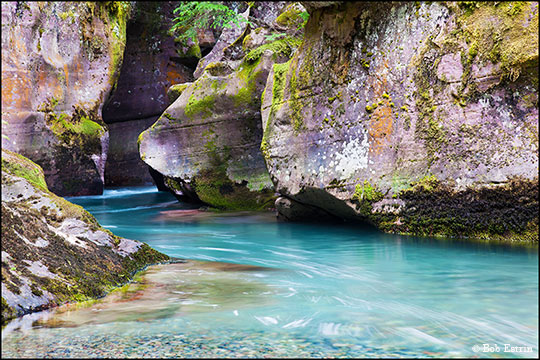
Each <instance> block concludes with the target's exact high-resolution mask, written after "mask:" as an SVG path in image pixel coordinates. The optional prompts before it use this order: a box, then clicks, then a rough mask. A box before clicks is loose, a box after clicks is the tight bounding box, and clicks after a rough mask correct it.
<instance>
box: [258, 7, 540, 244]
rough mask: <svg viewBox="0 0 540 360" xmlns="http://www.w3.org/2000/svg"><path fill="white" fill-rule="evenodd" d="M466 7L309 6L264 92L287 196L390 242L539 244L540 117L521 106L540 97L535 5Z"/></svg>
mask: <svg viewBox="0 0 540 360" xmlns="http://www.w3.org/2000/svg"><path fill="white" fill-rule="evenodd" d="M460 4H461V3H460ZM460 4H458V3H428V2H420V3H418V6H415V5H414V4H397V3H379V4H375V3H350V2H333V4H322V3H321V4H318V2H306V3H305V6H306V8H307V9H308V12H309V13H310V17H309V20H308V22H307V24H306V25H305V29H306V30H305V35H304V41H303V43H302V44H301V45H300V47H299V49H298V50H297V51H296V52H295V54H294V56H293V57H292V59H291V60H290V61H289V62H288V63H285V64H279V65H278V64H276V65H274V66H273V70H272V71H271V73H270V75H269V79H268V81H267V84H266V87H265V90H264V92H263V95H262V109H261V113H262V121H263V129H264V134H263V138H262V141H261V151H262V152H263V154H264V157H265V160H266V164H267V167H268V170H269V173H270V176H271V178H272V181H273V182H274V184H275V185H276V190H277V191H278V192H279V193H280V194H281V195H282V196H284V197H286V198H288V199H290V200H291V201H295V202H297V203H299V204H302V205H306V206H311V207H317V208H320V209H321V210H322V211H324V212H326V213H328V214H331V215H332V216H336V217H338V218H343V219H347V220H351V221H368V222H371V223H373V224H375V225H376V226H378V227H379V228H381V229H382V230H385V231H390V232H400V233H407V234H417V235H430V236H436V235H442V236H469V237H476V238H483V239H492V240H493V239H508V240H520V239H529V241H531V240H532V241H538V232H537V225H535V224H537V222H538V220H537V219H538V218H537V216H535V215H532V214H533V212H534V211H536V210H537V208H538V203H537V202H535V200H534V196H532V197H528V196H525V193H526V192H531V191H532V192H533V193H534V187H535V186H537V183H538V177H537V173H538V153H537V151H538V136H537V133H538V107H537V102H535V101H532V102H531V101H519V100H517V99H518V98H523V97H525V98H526V99H529V100H530V99H532V98H535V97H534V96H535V95H533V94H534V93H535V92H536V91H537V88H538V81H537V77H538V73H537V70H536V69H537V64H538V50H537V49H538V31H537V29H538V6H537V4H534V3H478V6H473V7H470V8H469V7H467V6H462V5H460ZM494 22H496V23H498V24H500V25H501V26H498V27H497V29H495V28H494V25H493V24H494ZM492 35H493V36H492ZM524 42H527V44H524ZM520 44H521V45H520ZM535 99H536V98H535ZM525 104H527V105H525ZM433 177H435V178H436V179H437V184H438V185H437V187H434V185H433V184H432V183H433V182H432V181H431V180H429V181H428V180H426V179H433ZM422 179H424V180H425V181H422ZM418 181H420V182H424V183H425V184H428V183H429V184H432V185H433V188H430V187H429V186H419V185H418V184H416V185H412V187H413V188H414V189H415V190H414V191H413V192H410V189H409V190H407V189H408V187H410V186H411V185H410V184H415V183H416V182H418ZM535 184H536V185H535ZM443 189H444V190H443ZM413 193H414V194H416V195H414V196H413V195H412V194H413ZM315 194H317V196H315ZM370 194H371V195H374V194H376V196H371V195H370ZM435 194H436V195H435ZM495 194H497V195H495ZM426 198H429V199H431V200H430V201H423V200H420V199H426ZM470 198H473V199H475V200H471V199H470ZM525 198H527V199H528V200H524V199H525ZM465 199H469V200H467V201H466V200H465ZM510 199H512V200H510ZM518 199H522V200H523V201H524V202H520V201H519V200H518ZM478 202H479V203H483V204H486V205H485V206H486V207H485V208H484V207H482V209H480V208H478V206H479V205H478ZM487 204H490V205H487ZM280 207H281V208H282V209H285V207H283V206H281V205H280ZM280 207H278V211H279V210H280ZM296 208H297V209H301V207H299V206H297V207H296ZM291 209H294V207H291V206H289V207H287V210H286V211H287V214H286V215H284V217H285V218H294V217H295V215H294V214H292V213H291V212H293V211H292V210H291ZM495 209H504V211H502V212H504V213H505V214H507V217H506V218H505V216H503V215H502V213H498V212H497V211H498V210H495ZM525 209H526V210H525ZM299 211H302V210H299ZM490 211H491V212H490ZM324 212H322V213H321V214H322V216H323V217H325V216H327V215H324ZM490 218H491V219H492V220H493V221H491V220H487V219H490ZM511 219H513V220H511ZM518 219H520V220H519V221H518ZM496 223H499V224H502V225H501V226H500V227H497V226H496V225H495V224H496Z"/></svg>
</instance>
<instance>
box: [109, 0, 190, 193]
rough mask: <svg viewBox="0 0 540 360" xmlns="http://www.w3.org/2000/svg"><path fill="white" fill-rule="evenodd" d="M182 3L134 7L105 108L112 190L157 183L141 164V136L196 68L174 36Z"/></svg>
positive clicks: (149, 3) (137, 4)
mask: <svg viewBox="0 0 540 360" xmlns="http://www.w3.org/2000/svg"><path fill="white" fill-rule="evenodd" d="M177 3H178V2H176V1H168V2H148V1H137V2H135V3H134V5H133V12H132V16H131V18H130V19H129V21H128V22H127V26H126V32H127V34H126V48H125V52H124V61H123V63H122V67H121V69H120V75H119V78H118V81H117V83H116V86H115V88H114V90H113V91H112V93H111V96H110V97H109V98H108V99H107V101H106V103H105V105H104V106H103V120H104V121H105V123H107V125H108V127H109V131H110V136H109V149H108V154H107V162H106V164H105V184H106V185H107V186H129V185H143V184H147V183H151V182H152V178H151V176H150V173H149V171H148V165H146V164H145V163H144V162H143V161H142V160H141V159H140V156H139V150H138V147H137V137H138V136H139V134H140V133H141V132H142V131H143V130H145V129H147V128H148V127H149V126H150V125H152V124H153V123H154V122H155V121H156V120H157V118H158V117H159V115H161V114H162V113H163V111H164V110H165V109H166V108H167V106H169V104H170V102H169V99H168V97H167V89H168V88H169V87H170V86H171V85H173V84H177V83H184V82H187V81H191V80H193V76H192V73H193V69H190V68H189V67H187V66H186V64H185V61H184V58H182V57H181V56H180V55H179V54H178V51H181V49H180V46H179V45H178V44H177V43H176V42H175V37H174V35H173V34H170V32H169V28H170V27H171V26H172V18H173V17H174V14H173V9H174V7H175V5H176V4H177Z"/></svg>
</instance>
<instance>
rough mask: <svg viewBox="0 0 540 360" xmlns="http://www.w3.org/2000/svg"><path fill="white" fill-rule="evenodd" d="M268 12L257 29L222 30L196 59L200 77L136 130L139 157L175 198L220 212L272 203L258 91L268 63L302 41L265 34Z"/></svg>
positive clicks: (282, 57) (289, 52)
mask: <svg viewBox="0 0 540 360" xmlns="http://www.w3.org/2000/svg"><path fill="white" fill-rule="evenodd" d="M271 6H274V5H273V4H272V5H271ZM280 6H281V7H283V4H281V5H280ZM282 10H283V9H282ZM273 11H274V12H275V14H274V15H275V16H274V17H273V18H272V17H269V18H268V19H267V20H261V21H260V22H259V23H260V24H262V26H261V27H260V28H257V29H255V30H252V29H250V28H245V29H244V32H242V33H240V32H239V30H238V29H237V30H235V31H232V30H231V31H230V32H227V31H225V30H224V35H222V37H221V38H220V40H219V41H218V44H216V47H215V48H214V49H213V50H212V53H210V54H209V55H207V57H205V59H206V60H205V61H203V60H204V59H203V60H201V62H200V63H199V66H200V67H199V70H201V69H202V72H201V73H200V74H199V75H196V76H200V77H199V78H198V79H197V80H196V81H195V82H193V83H191V84H182V85H181V87H182V92H181V94H180V95H179V96H178V98H176V100H175V102H174V103H173V104H172V105H171V106H170V107H169V108H168V109H166V111H165V112H164V113H163V115H162V116H161V117H160V118H159V119H158V121H157V122H156V123H155V124H154V125H153V126H152V127H151V128H150V129H148V130H146V131H145V132H143V133H142V134H141V137H140V139H141V141H140V154H141V158H143V159H144V161H145V162H146V163H147V164H149V165H150V166H151V167H152V168H153V169H156V170H157V171H158V172H160V173H162V174H163V175H164V176H165V178H166V180H165V183H166V184H167V186H168V187H169V188H170V189H171V191H172V192H173V193H174V194H175V195H176V196H177V197H178V198H180V199H185V198H186V197H187V198H190V199H191V200H193V201H194V200H198V201H202V202H204V203H206V204H208V205H211V206H213V207H216V208H219V209H234V210H241V209H244V210H252V209H257V210H258V209H264V208H270V207H272V202H273V200H274V199H275V197H274V189H273V184H272V182H271V180H270V177H269V176H268V172H267V170H266V166H265V161H264V158H263V156H262V153H261V150H260V144H261V140H262V139H261V138H262V128H261V115H260V108H261V93H262V91H263V88H264V86H265V83H266V80H267V77H268V73H269V71H270V68H271V67H272V65H273V64H275V63H280V62H283V61H286V60H287V59H288V58H289V57H290V56H291V55H292V53H293V52H294V51H295V50H296V49H297V47H298V46H299V45H300V41H301V40H300V38H299V37H298V36H296V37H294V36H292V35H288V34H286V33H283V34H281V35H283V36H280V37H279V39H277V40H276V39H275V38H273V37H271V36H268V37H265V35H270V34H271V30H270V29H271V26H270V25H271V24H272V23H273V21H274V20H275V18H276V17H277V16H278V15H279V12H278V11H276V8H274V10H273ZM247 12H249V9H248V10H246V13H245V14H244V16H247V15H246V14H247ZM259 15H260V16H263V15H262V14H259ZM266 15H268V13H266ZM266 21H268V23H267V25H265V23H266ZM232 34H236V36H237V37H236V38H233V37H232V36H231V35H232ZM248 37H249V38H250V40H249V41H244V40H245V39H247V38H248ZM225 43H227V44H225ZM220 44H221V45H220ZM218 52H221V53H219V54H218ZM210 60H212V61H210ZM193 139H199V141H196V142H195V141H193Z"/></svg>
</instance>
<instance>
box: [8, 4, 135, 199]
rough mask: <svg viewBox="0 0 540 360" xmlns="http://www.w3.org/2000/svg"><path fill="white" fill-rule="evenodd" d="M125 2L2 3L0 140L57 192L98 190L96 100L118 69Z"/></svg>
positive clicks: (101, 147) (101, 146)
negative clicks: (33, 166) (42, 174)
mask: <svg viewBox="0 0 540 360" xmlns="http://www.w3.org/2000/svg"><path fill="white" fill-rule="evenodd" d="M129 11H130V6H129V5H128V3H127V2H107V3H101V2H96V3H92V2H3V3H2V120H3V121H2V133H3V134H4V135H7V136H8V138H9V139H5V138H2V147H3V148H6V149H9V150H13V151H16V152H19V153H21V154H23V155H25V156H27V157H29V158H30V159H32V160H34V161H35V162H36V163H38V164H39V165H41V166H42V167H43V169H44V172H45V179H46V181H47V185H48V186H49V188H50V189H51V191H53V192H55V193H56V194H58V195H87V194H100V193H101V192H102V191H103V182H104V166H105V160H106V156H107V146H108V132H107V127H106V125H105V124H104V123H103V121H102V118H101V108H102V106H103V102H104V101H105V99H106V98H107V96H108V94H109V92H110V90H111V88H112V86H113V85H114V83H115V81H116V78H117V76H118V70H119V68H120V64H121V62H122V55H123V51H124V44H125V28H126V20H127V17H128V13H129Z"/></svg>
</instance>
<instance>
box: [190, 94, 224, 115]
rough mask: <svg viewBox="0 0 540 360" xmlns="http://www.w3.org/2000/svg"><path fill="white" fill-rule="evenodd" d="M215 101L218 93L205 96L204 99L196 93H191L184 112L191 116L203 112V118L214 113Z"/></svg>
mask: <svg viewBox="0 0 540 360" xmlns="http://www.w3.org/2000/svg"><path fill="white" fill-rule="evenodd" d="M215 101H216V95H214V94H212V95H208V96H205V97H203V98H202V99H198V98H197V96H196V95H195V94H191V96H190V97H189V100H188V103H187V104H186V107H185V109H184V113H185V114H186V116H187V117H189V118H193V117H194V116H195V115H198V114H201V113H202V117H203V119H204V118H207V117H209V116H211V115H212V111H213V109H214V104H215Z"/></svg>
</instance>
